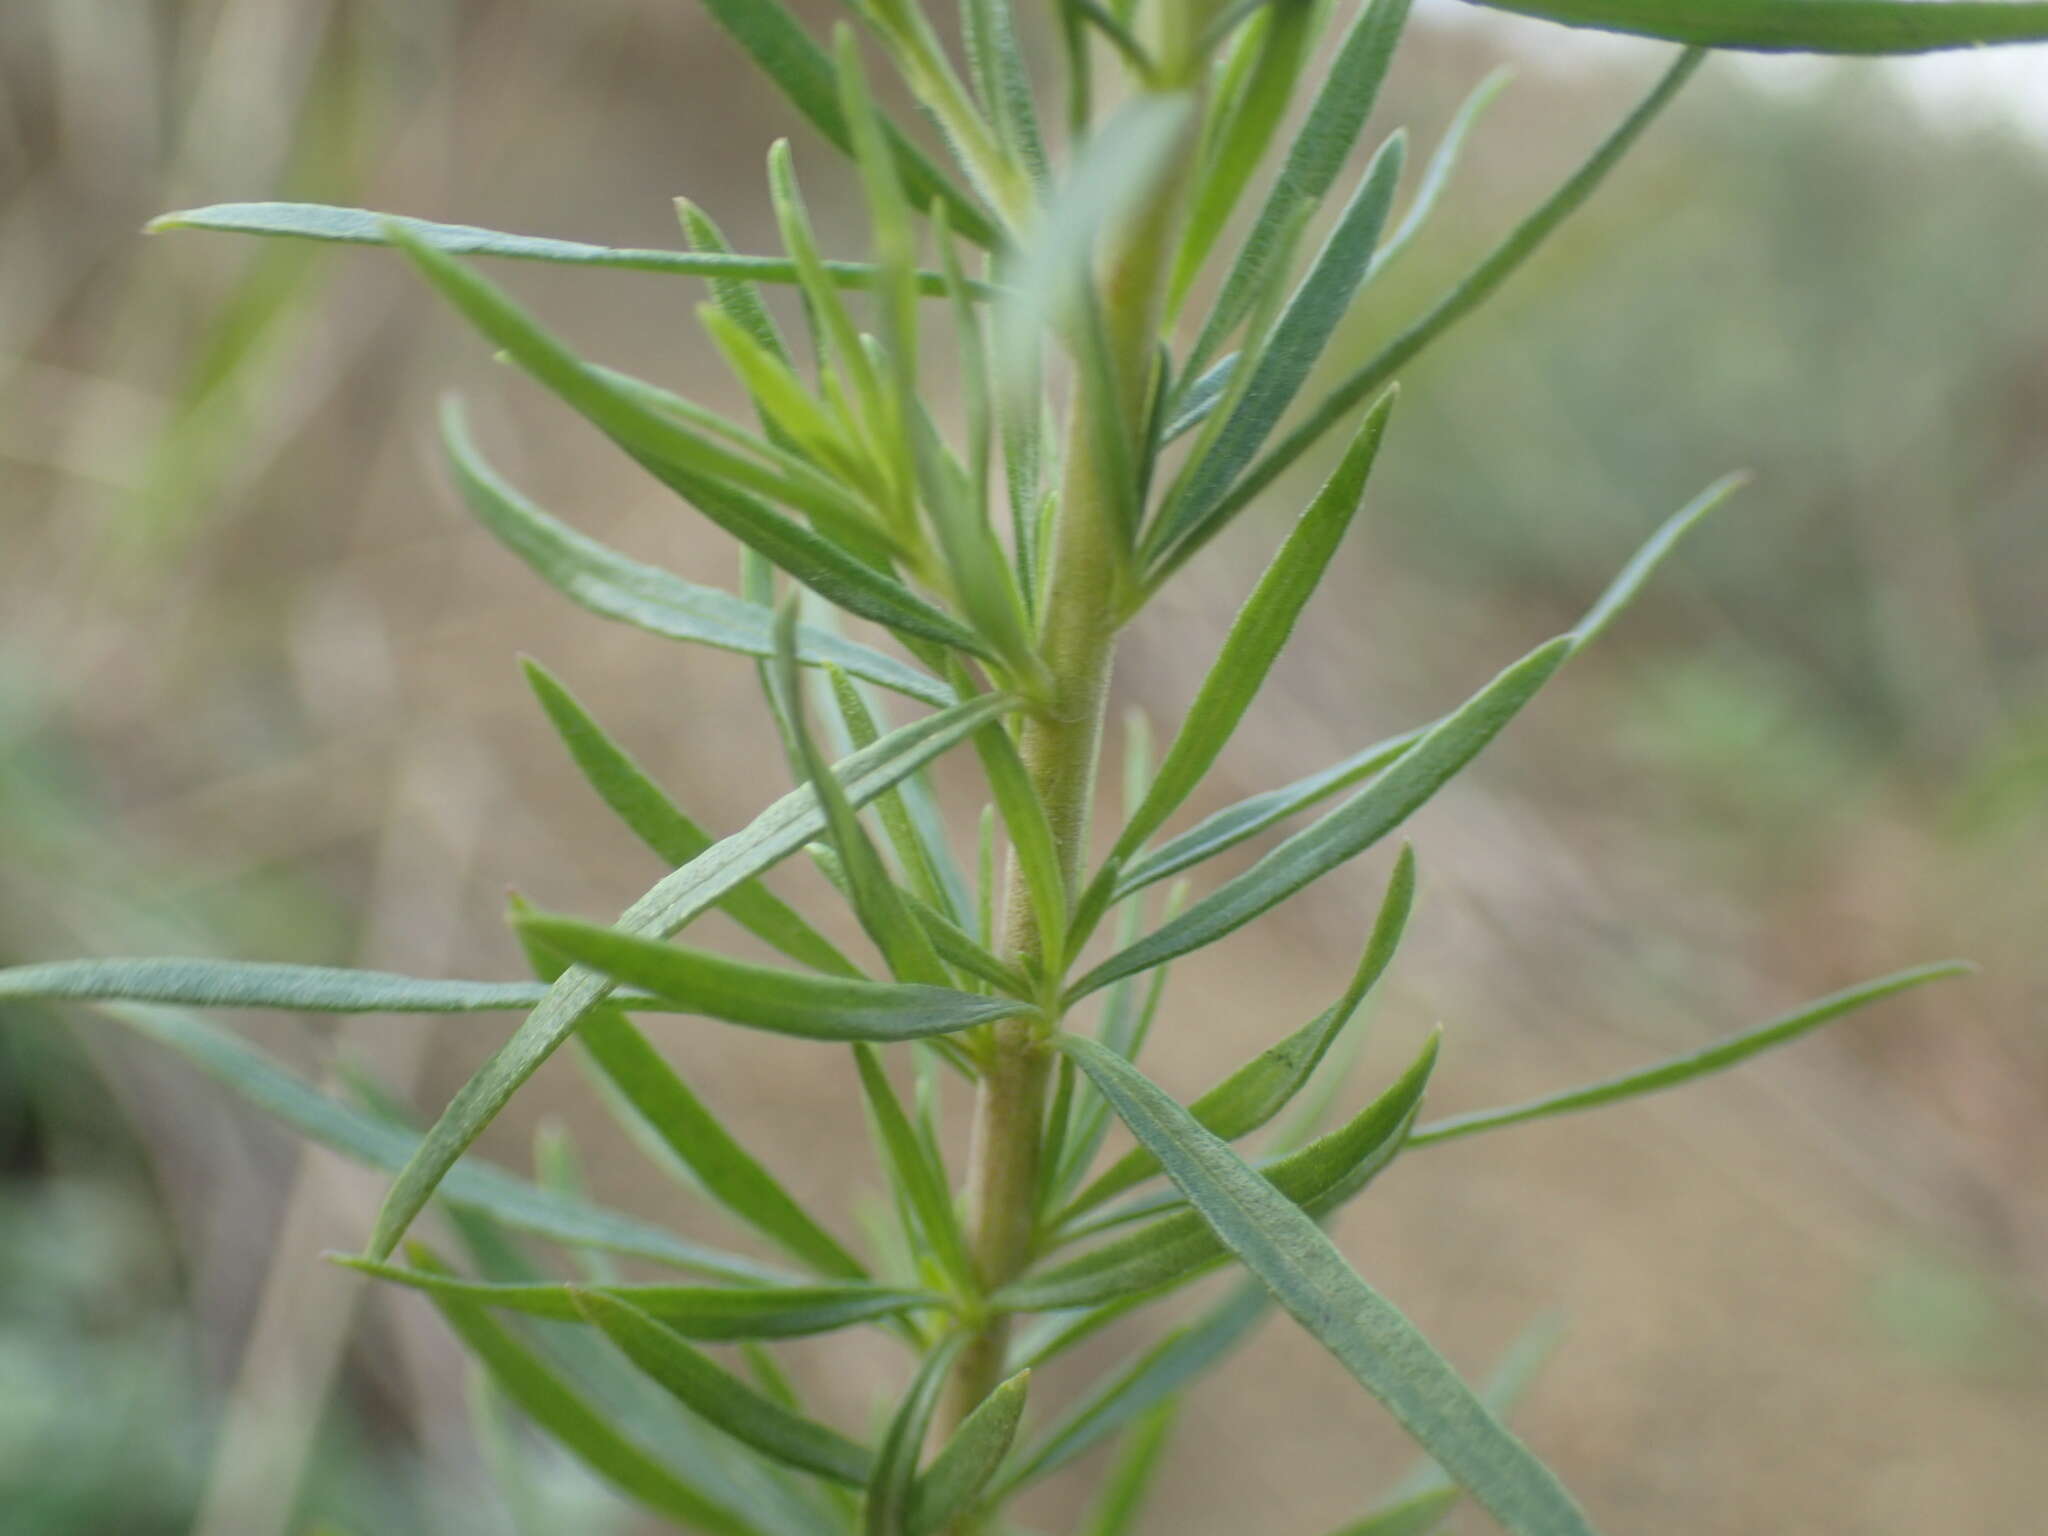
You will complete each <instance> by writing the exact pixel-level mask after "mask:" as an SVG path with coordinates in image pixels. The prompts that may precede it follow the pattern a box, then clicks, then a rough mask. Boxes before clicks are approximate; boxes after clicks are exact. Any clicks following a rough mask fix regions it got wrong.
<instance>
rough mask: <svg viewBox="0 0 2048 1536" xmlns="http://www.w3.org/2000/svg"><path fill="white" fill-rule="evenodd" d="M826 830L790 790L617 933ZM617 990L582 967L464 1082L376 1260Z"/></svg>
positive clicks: (701, 904) (924, 749)
mask: <svg viewBox="0 0 2048 1536" xmlns="http://www.w3.org/2000/svg"><path fill="white" fill-rule="evenodd" d="M1013 707H1014V701H1013V700H1011V699H1009V698H1008V697H1006V696H1004V695H1000V694H994V695H984V696H983V697H981V698H977V699H971V700H968V701H966V702H964V703H961V704H956V705H954V706H953V707H952V708H951V709H947V710H942V711H940V712H939V713H937V714H934V715H930V716H927V717H926V718H925V719H923V720H919V721H916V722H914V723H913V724H910V725H906V726H904V727H903V728H902V729H900V730H896V731H892V732H890V733H889V735H887V736H885V737H883V738H882V740H880V741H878V742H876V743H875V744H874V746H872V747H869V748H866V749H864V750H862V751H860V752H856V753H854V754H853V756H851V757H849V758H848V759H846V760H845V762H843V763H841V764H840V765H839V768H838V770H837V771H838V776H839V781H840V783H841V785H842V786H843V787H844V788H845V790H846V793H847V798H848V799H849V800H851V801H852V802H853V803H854V804H855V805H864V804H866V803H867V802H868V801H869V800H871V799H873V798H874V797H875V796H876V795H878V794H880V793H881V792H882V791H883V790H885V789H887V788H888V787H889V786H890V785H892V784H894V783H896V782H897V781H899V780H900V779H902V778H903V777H904V776H906V775H908V774H911V773H915V772H916V771H917V770H918V769H919V768H921V767H922V766H923V765H924V764H925V763H927V762H929V761H931V759H933V758H935V757H937V756H938V755H939V754H940V753H942V752H944V751H945V750H947V749H948V748H949V747H952V746H954V745H955V744H957V743H958V742H959V741H960V740H961V738H962V737H964V736H966V735H967V734H968V733H969V732H971V731H973V730H975V729H976V728H977V727H979V726H980V725H982V724H983V723H984V722H986V721H988V720H990V719H992V718H994V717H995V716H996V715H997V714H1000V713H1001V712H1002V711H1004V710H1006V709H1010V708H1013ZM823 829H824V816H823V814H822V813H821V812H820V810H819V808H818V800H817V796H816V795H815V794H814V793H813V792H812V791H811V789H810V788H809V787H808V786H806V787H804V788H802V789H799V790H796V791H793V792H792V793H790V794H788V795H785V796H784V797H783V798H782V799H780V800H778V801H777V802H776V803H775V804H774V805H772V806H770V807H769V808H768V809H767V810H765V811H763V812H762V813H761V814H760V815H759V816H757V817H755V818H754V820H753V822H752V823H751V824H750V825H748V826H747V827H746V828H744V829H743V830H741V831H739V832H736V833H734V834H733V835H732V836H730V837H727V838H724V839H722V840H721V841H719V842H717V843H715V844H713V845H712V846H711V847H710V848H708V849H706V850H705V851H704V852H703V853H702V854H700V855H698V856H697V857H696V858H695V859H692V860H691V861H690V862H689V863H688V864H686V865H684V866H683V868H681V869H679V870H677V871H676V872H675V873H674V874H672V875H670V876H669V877H668V878H667V879H665V880H663V881H662V882H661V883H660V884H658V885H656V886H655V887H654V888H653V889H652V890H650V891H649V892H647V894H646V895H644V896H642V897H641V898H640V900H639V901H637V902H635V903H634V904H633V905H632V906H631V907H630V908H629V909H627V911H626V913H625V915H624V916H623V917H622V918H621V919H620V927H621V929H622V930H623V931H624V932H625V933H628V934H638V935H649V934H654V935H662V936H666V935H668V934H672V933H675V932H676V931H677V930H678V929H680V928H682V927H683V926H684V925H685V924H686V923H688V922H690V921H691V920H692V919H693V918H695V917H697V916H699V915H700V914H702V913H704V912H706V911H708V910H709V909H710V908H711V907H713V906H715V905H717V903H718V901H719V900H720V898H722V897H723V896H724V895H725V894H726V892H728V891H730V890H732V889H733V888H734V887H735V886H737V885H739V884H741V883H742V882H744V881H746V880H750V879H752V878H753V877H754V876H755V875H758V874H760V873H761V872H762V871H763V870H765V869H767V868H769V867H770V866H771V865H773V864H775V863H776V862H777V861H779V860H781V859H784V858H787V857H788V856H789V855H790V854H792V853H794V852H796V851H797V849H799V848H801V847H802V846H803V845H804V844H805V843H807V842H809V841H810V840H811V839H812V838H814V837H816V836H817V835H818V833H819V832H821V831H822V830H823ZM602 931H603V930H600V932H602ZM616 985H617V983H615V982H613V981H612V980H611V979H609V978H608V977H605V976H603V975H600V974H598V973H597V972H595V971H591V970H587V969H585V968H583V967H580V966H579V967H575V968H572V969H571V970H569V971H568V972H567V973H565V974H564V975H563V976H562V978H561V979H560V980H559V981H557V982H556V983H555V984H554V985H553V986H552V987H550V988H549V989H548V995H547V997H546V998H545V999H544V1000H543V1001H542V1002H541V1004H540V1006H539V1007H538V1008H536V1009H535V1010H534V1011H533V1013H532V1014H530V1015H529V1016H528V1017H527V1019H526V1022H525V1023H523V1024H521V1025H520V1026H519V1029H518V1031H517V1032H516V1033H515V1034H514V1035H513V1036H512V1038H511V1039H510V1040H508V1041H507V1042H506V1043H505V1044H504V1046H503V1047H501V1048H500V1049H499V1051H498V1053H497V1054H496V1055H495V1056H493V1057H492V1058H491V1059H490V1061H488V1062H486V1063H485V1064H484V1066H483V1067H482V1069H480V1070H479V1071H478V1072H477V1073H476V1075H475V1076H473V1077H472V1078H470V1080H469V1081H468V1082H467V1083H465V1084H464V1085H463V1087H462V1089H461V1091H460V1092H458V1093H457V1094H456V1096H455V1098H454V1100H453V1101H452V1102H451V1103H450V1104H449V1105H448V1108H447V1109H446V1110H444V1111H443V1112H442V1115H441V1118H440V1119H439V1120H438V1121H437V1122H436V1123H435V1125H434V1127H433V1129H432V1130H430V1131H429V1132H428V1133H427V1137H426V1140H425V1141H424V1142H422V1143H421V1145H420V1149H419V1151H418V1152H417V1153H416V1154H415V1155H414V1156H413V1158H412V1159H411V1160H410V1161H408V1162H407V1164H406V1166H405V1168H404V1169H403V1171H401V1173H400V1174H399V1176H398V1180H397V1182H396V1183H395V1184H393V1186H392V1188H391V1191H390V1193H389V1194H388V1195H386V1196H385V1200H384V1207H383V1209H382V1210H381V1211H380V1212H379V1213H378V1217H377V1226H376V1230H375V1231H374V1232H373V1233H372V1234H371V1241H370V1253H371V1256H372V1257H376V1258H382V1257H384V1256H385V1255H388V1254H389V1253H390V1252H391V1250H392V1249H393V1248H394V1247H395V1246H396V1245H397V1243H398V1239H399V1238H400V1237H401V1236H402V1235H403V1234H404V1232H405V1229H406V1228H407V1227H408V1226H409V1225H411V1223H412V1220H413V1218H414V1217H415V1216H417V1215H418V1214H419V1213H420V1211H421V1210H422V1209H423V1208H424V1207H425V1206H426V1203H427V1201H428V1200H430V1199H431V1198H433V1193H434V1189H435V1186H436V1185H438V1184H439V1183H440V1182H441V1179H442V1177H443V1176H444V1175H445V1174H446V1173H447V1171H448V1169H449V1168H450V1167H452V1166H453V1165H454V1162H455V1160H456V1159H457V1158H458V1157H460V1156H461V1155H462V1153H463V1151H464V1149H466V1148H467V1147H468V1146H469V1144H470V1143H471V1142H473V1141H475V1140H476V1138H477V1137H478V1135H480V1134H481V1133H482V1131H483V1128H484V1127H485V1126H486V1125H488V1124H490V1122H491V1120H492V1119H493V1118H494V1117H495V1116H496V1115H497V1113H498V1111H499V1110H500V1109H502V1108H503V1107H504V1105H505V1103H506V1101H507V1100H509V1099H510V1098H511V1097H512V1095H513V1094H514V1093H515V1092H516V1091H517V1090H518V1088H519V1085H520V1084H521V1083H523V1082H525V1081H526V1080H527V1078H529V1077H531V1076H532V1075H533V1074H534V1073H535V1072H536V1071H537V1070H539V1068H540V1064H541V1063H542V1062H544V1061H546V1060H547V1059H548V1057H549V1056H551V1055H553V1054H554V1052H555V1050H556V1048H557V1047H558V1046H560V1045H561V1043H562V1042H563V1041H564V1040H566V1039H568V1038H569V1036H570V1034H572V1033H573V1032H574V1031H575V1029H576V1026H577V1025H578V1024H580V1023H581V1022H582V1021H583V1019H584V1017H585V1015H587V1014H588V1013H589V1011H590V1010H591V1009H592V1008H594V1007H596V1006H597V1005H599V1004H600V1003H602V1002H604V1001H605V999H606V998H608V997H609V996H610V995H611V993H612V991H613V990H614V988H615V987H616Z"/></svg>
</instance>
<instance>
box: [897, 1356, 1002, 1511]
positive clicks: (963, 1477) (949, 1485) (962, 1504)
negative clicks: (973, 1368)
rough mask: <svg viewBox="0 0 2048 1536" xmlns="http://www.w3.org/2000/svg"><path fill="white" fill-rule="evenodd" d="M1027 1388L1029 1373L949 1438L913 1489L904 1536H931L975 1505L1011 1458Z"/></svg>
mask: <svg viewBox="0 0 2048 1536" xmlns="http://www.w3.org/2000/svg"><path fill="white" fill-rule="evenodd" d="M1030 1387H1031V1373H1030V1372H1029V1371H1019V1372H1018V1373H1017V1374H1016V1375H1014V1376H1012V1377H1011V1378H1010V1379H1009V1380H1008V1381H1005V1382H1004V1383H1002V1385H1000V1386H998V1387H997V1388H996V1389H995V1391H993V1392H991V1393H989V1395H988V1396H987V1397H985V1398H983V1399H982V1400H981V1403H980V1405H979V1406H978V1407H976V1408H975V1410H974V1412H972V1413H970V1414H969V1415H968V1416H967V1417H966V1418H965V1419H964V1420H962V1421H961V1424H960V1427H959V1428H958V1429H956V1430H955V1431H954V1432H953V1438H952V1439H950V1440H948V1441H947V1442H946V1444H945V1446H944V1447H943V1448H942V1449H941V1450H940V1451H939V1454H938V1455H936V1456H934V1457H933V1458H932V1464H931V1465H930V1466H929V1467H927V1468H926V1469H925V1470H924V1471H923V1472H922V1473H921V1474H919V1476H918V1478H917V1480H916V1481H915V1482H914V1483H912V1484H911V1488H910V1501H909V1507H908V1508H907V1509H906V1510H905V1512H904V1520H903V1526H904V1530H905V1531H906V1532H907V1533H908V1536H932V1533H933V1532H935V1531H939V1530H943V1529H944V1528H945V1527H947V1526H949V1525H951V1524H952V1523H953V1521H954V1519H955V1518H957V1517H958V1516H960V1515H962V1514H965V1513H966V1512H967V1510H968V1509H969V1508H970V1507H971V1506H972V1505H973V1503H974V1500H975V1498H976V1497H977V1496H978V1495H979V1494H980V1493H981V1490H982V1489H983V1488H985V1487H987V1486H988V1482H989V1479H990V1478H992V1477H994V1476H995V1474H996V1469H997V1468H998V1467H1000V1466H1001V1465H1002V1464H1003V1458H1004V1457H1005V1456H1007V1455H1008V1454H1009V1453H1010V1442H1011V1441H1013V1440H1015V1439H1016V1438H1017V1426H1018V1425H1019V1424H1020V1423H1022V1422H1023V1419H1024V1396H1025V1394H1026V1393H1027V1392H1028V1391H1029V1390H1030Z"/></svg>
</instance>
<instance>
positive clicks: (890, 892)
mask: <svg viewBox="0 0 2048 1536" xmlns="http://www.w3.org/2000/svg"><path fill="white" fill-rule="evenodd" d="M795 633H796V605H795V604H794V603H793V602H791V603H785V604H784V605H783V609H782V613H781V615H780V616H779V618H778V620H777V622H776V628H775V640H776V654H775V663H774V667H773V669H772V672H771V681H772V682H773V684H774V687H773V690H772V691H773V692H775V693H777V694H779V695H780V697H781V701H782V710H781V713H782V717H783V719H784V720H785V721H787V722H788V729H789V732H790V736H791V738H792V739H793V740H794V742H795V744H796V752H797V760H798V761H799V762H800V763H801V764H802V767H803V773H804V778H805V780H806V781H807V782H808V783H809V784H810V786H811V789H812V791H813V792H814V793H815V794H816V795H817V797H818V803H819V804H820V805H821V806H823V807H824V812H825V828H826V832H827V834H828V835H829V837H830V838H831V843H832V847H833V848H834V849H835V850H836V851H837V852H838V855H839V858H840V861H841V866H842V868H843V869H844V871H845V874H846V877H847V881H848V885H847V889H848V892H849V894H850V895H851V896H852V899H853V907H854V912H855V914H856V915H857V916H858V917H859V918H860V922H861V926H862V927H863V928H865V929H866V930H867V932H868V936H869V937H870V938H872V939H873V940H874V941H875V944H876V946H877V947H878V948H879V949H880V950H881V951H882V955H883V958H884V959H885V960H886V961H887V962H888V966H889V970H890V973H891V974H892V975H894V976H896V977H897V978H898V979H900V980H903V981H909V982H917V983H923V984H927V985H930V984H938V983H942V982H944V981H945V979H946V971H945V967H944V966H943V965H941V964H940V963H939V958H938V956H937V954H936V953H935V952H934V951H933V949H932V945H931V940H929V939H928V938H926V937H925V933H924V929H923V928H922V927H921V926H919V924H918V922H917V920H916V919H915V918H914V917H912V916H911V914H910V910H909V908H908V906H907V905H906V904H905V902H904V898H903V895H902V893H901V892H900V891H898V890H897V888H896V883H895V882H894V881H893V880H892V879H890V877H889V871H888V870H887V869H886V868H885V867H884V866H883V864H882V857H881V855H880V854H879V853H877V852H876V851H875V847H874V844H873V843H871V842H869V840H868V835H867V831H866V829H865V828H864V827H862V826H861V824H860V817H859V815H858V814H857V813H856V812H855V810H854V807H853V803H852V802H851V801H850V800H849V799H847V796H846V792H845V791H844V790H843V789H842V788H840V785H839V781H838V780H837V779H836V778H834V777H833V774H832V770H831V768H830V766H829V765H828V764H827V763H826V761H825V757H824V754H823V753H821V752H820V751H819V750H818V746H817V743H816V741H814V740H813V739H812V736H811V729H810V724H809V721H808V720H807V719H806V717H805V713H804V703H803V697H802V695H801V694H800V693H799V692H798V690H797V684H796V653H795V641H794V636H795ZM884 793H887V791H884ZM878 798H879V797H878Z"/></svg>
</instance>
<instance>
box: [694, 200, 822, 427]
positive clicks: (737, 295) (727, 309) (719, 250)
mask: <svg viewBox="0 0 2048 1536" xmlns="http://www.w3.org/2000/svg"><path fill="white" fill-rule="evenodd" d="M676 219H677V221H678V222H679V223H680V224H681V225H682V227H683V235H684V237H685V238H686V239H687V240H688V241H689V242H690V249H691V250H693V251H697V252H699V253H706V254H710V255H723V254H726V253H728V252H730V251H731V250H732V246H731V245H730V244H729V243H728V242H727V240H726V238H725V231H724V230H722V229H720V228H719V227H718V225H717V223H716V221H714V220H713V219H712V217H711V215H710V214H708V213H706V212H705V211H704V210H703V209H702V208H699V207H698V206H697V205H696V204H695V203H693V202H691V201H690V200H689V199H688V198H687V197H679V198H677V199H676ZM794 272H795V267H794V265H793V264H792V266H791V273H792V275H794ZM710 288H711V300H712V302H713V303H714V304H716V305H717V306H718V308H719V309H720V311H722V312H723V313H724V314H725V315H727V316H728V317H729V318H730V319H731V320H732V321H733V322H734V323H735V324H737V325H739V326H741V327H743V328H744V329H745V330H746V332H747V334H749V335H750V336H752V337H753V338H754V340H755V341H756V342H757V343H759V344H760V345H761V346H762V347H763V348H765V349H766V350H767V351H768V352H769V353H771V354H772V355H773V356H775V357H778V358H780V359H781V360H782V361H783V362H785V363H787V362H788V361H789V348H788V346H787V345H786V344H785V343H784V342H783V339H782V330H781V327H779V326H778V325H776V323H775V317H774V316H773V315H772V314H770V313H769V312H768V305H767V303H766V301H765V300H763V299H762V297H761V290H760V288H759V286H757V285H756V284H755V283H753V282H751V281H748V280H747V279H744V278H733V277H715V278H713V279H712V280H711V283H710ZM762 425H763V426H766V425H767V423H766V422H763V423H762Z"/></svg>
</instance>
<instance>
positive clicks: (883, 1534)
mask: <svg viewBox="0 0 2048 1536" xmlns="http://www.w3.org/2000/svg"><path fill="white" fill-rule="evenodd" d="M965 1339H966V1335H964V1334H959V1333H956V1334H954V1335H953V1336H952V1337H951V1338H949V1339H948V1340H946V1341H945V1342H944V1343H942V1344H940V1345H939V1346H938V1347H937V1348H935V1349H933V1350H931V1351H930V1352H929V1353H927V1354H926V1355H925V1357H924V1360H923V1361H922V1362H921V1363H920V1364H919V1366H918V1368H917V1374H916V1375H914V1376H913V1377H911V1380H910V1387H909V1390H908V1391H906V1392H905V1393H904V1394H903V1401H902V1402H901V1403H900V1404H899V1405H898V1406H897V1409H896V1412H895V1414H894V1416H893V1417H892V1418H891V1419H890V1421H889V1428H888V1431H887V1433H885V1434H884V1435H883V1437H882V1446H881V1449H880V1451H878V1452H877V1453H876V1456H875V1472H874V1476H873V1478H872V1479H871V1480H870V1481H869V1483H868V1498H867V1518H866V1521H865V1525H864V1527H863V1528H864V1529H865V1531H866V1533H867V1536H909V1531H910V1505H911V1499H912V1497H913V1496H914V1494H915V1492H916V1488H917V1462H918V1453H919V1452H920V1451H921V1450H923V1448H924V1442H925V1436H926V1434H927V1433H928V1432H929V1431H930V1428H931V1422H932V1415H933V1413H934V1412H936V1411H937V1409H938V1406H939V1394H940V1392H941V1391H942V1390H943V1388H944V1387H945V1385H946V1376H947V1374H948V1373H949V1372H950V1371H951V1370H952V1368H953V1360H954V1357H955V1356H957V1355H958V1354H959V1352H960V1346H961V1345H962V1343H963V1342H964V1341H965Z"/></svg>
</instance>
